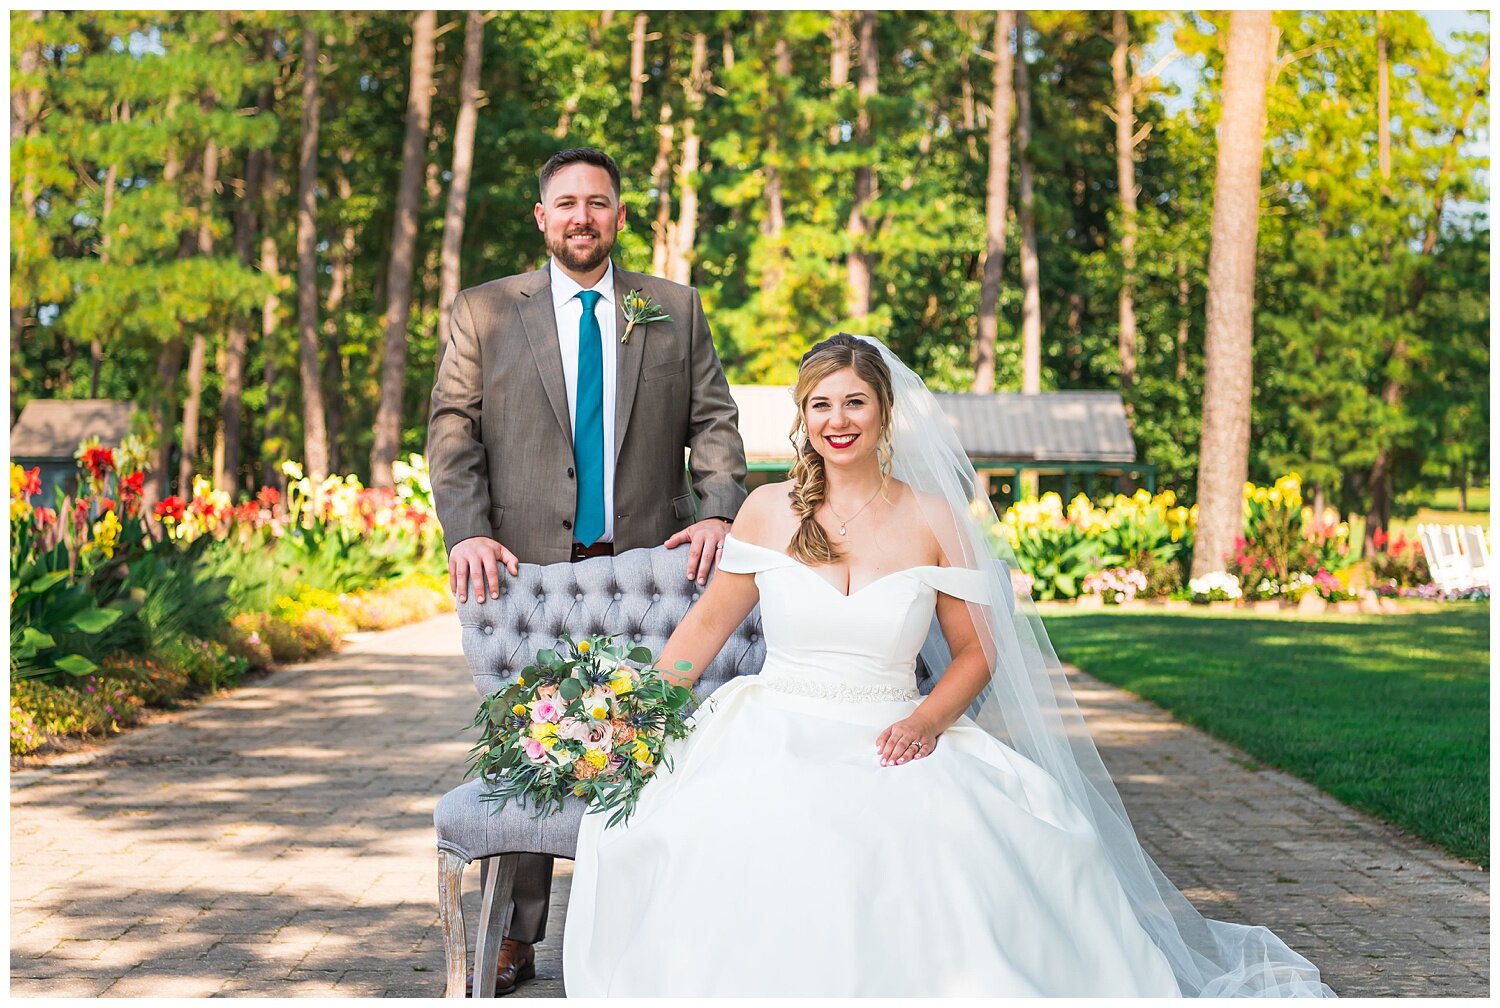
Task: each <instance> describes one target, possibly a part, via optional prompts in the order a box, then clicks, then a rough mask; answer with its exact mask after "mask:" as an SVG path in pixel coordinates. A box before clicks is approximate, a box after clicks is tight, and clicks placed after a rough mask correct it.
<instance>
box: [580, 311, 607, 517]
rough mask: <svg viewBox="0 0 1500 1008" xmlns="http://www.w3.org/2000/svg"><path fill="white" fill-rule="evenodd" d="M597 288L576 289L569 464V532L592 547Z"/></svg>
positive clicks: (597, 451)
mask: <svg viewBox="0 0 1500 1008" xmlns="http://www.w3.org/2000/svg"><path fill="white" fill-rule="evenodd" d="M600 297H601V295H600V293H599V292H598V291H593V290H586V291H579V293H578V300H580V301H582V302H583V318H581V319H580V320H579V321H578V389H577V406H576V408H575V411H574V414H573V464H574V466H575V467H576V468H577V470H578V504H577V508H576V509H575V511H574V513H573V535H574V536H575V537H576V538H577V539H578V541H579V542H581V543H583V545H585V546H592V545H593V544H594V542H595V540H597V539H598V538H599V537H600V536H602V535H603V534H604V351H603V349H602V348H601V346H600V343H601V342H603V340H602V338H601V336H600V333H599V320H598V319H597V318H596V317H595V316H594V306H595V305H597V304H598V303H599V298H600Z"/></svg>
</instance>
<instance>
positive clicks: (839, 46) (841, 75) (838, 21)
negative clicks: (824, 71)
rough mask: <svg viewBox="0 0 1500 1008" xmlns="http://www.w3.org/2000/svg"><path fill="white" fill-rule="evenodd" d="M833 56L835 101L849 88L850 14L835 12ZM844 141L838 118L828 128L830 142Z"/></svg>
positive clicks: (831, 79) (831, 85)
mask: <svg viewBox="0 0 1500 1008" xmlns="http://www.w3.org/2000/svg"><path fill="white" fill-rule="evenodd" d="M829 37H830V40H831V42H832V54H831V55H830V56H829V58H828V87H829V90H830V92H832V97H833V99H834V101H835V102H836V101H838V93H839V92H840V91H842V90H843V89H844V88H846V87H848V86H849V52H850V50H851V49H853V48H854V35H853V33H852V32H851V31H850V29H849V12H848V11H834V12H833V24H832V26H831V27H830V28H829ZM843 139H844V127H843V124H842V122H840V120H839V117H838V116H834V119H833V123H832V124H831V125H830V126H829V127H828V142H829V143H831V144H838V143H840V142H842V140H843Z"/></svg>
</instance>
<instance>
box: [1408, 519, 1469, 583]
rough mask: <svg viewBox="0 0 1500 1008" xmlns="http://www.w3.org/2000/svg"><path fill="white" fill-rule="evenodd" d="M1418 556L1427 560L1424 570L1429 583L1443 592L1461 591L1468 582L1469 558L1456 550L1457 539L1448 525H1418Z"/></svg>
mask: <svg viewBox="0 0 1500 1008" xmlns="http://www.w3.org/2000/svg"><path fill="white" fill-rule="evenodd" d="M1417 535H1418V536H1419V537H1420V538H1421V540H1422V552H1423V553H1424V554H1426V556H1427V570H1428V571H1429V572H1430V573H1431V574H1432V583H1433V584H1435V585H1437V586H1438V588H1439V589H1441V590H1443V591H1462V590H1463V589H1465V588H1468V587H1469V586H1470V584H1471V582H1472V578H1473V570H1472V568H1471V567H1470V565H1469V558H1468V557H1467V556H1465V555H1464V554H1463V553H1462V552H1461V551H1460V550H1459V547H1458V536H1457V534H1456V531H1455V529H1454V528H1453V526H1451V525H1418V526H1417Z"/></svg>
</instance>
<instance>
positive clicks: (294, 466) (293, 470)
mask: <svg viewBox="0 0 1500 1008" xmlns="http://www.w3.org/2000/svg"><path fill="white" fill-rule="evenodd" d="M281 472H282V475H284V476H290V477H291V478H292V479H294V480H299V479H301V478H302V465H301V463H298V462H293V461H292V460H291V459H287V460H286V461H285V462H283V463H281Z"/></svg>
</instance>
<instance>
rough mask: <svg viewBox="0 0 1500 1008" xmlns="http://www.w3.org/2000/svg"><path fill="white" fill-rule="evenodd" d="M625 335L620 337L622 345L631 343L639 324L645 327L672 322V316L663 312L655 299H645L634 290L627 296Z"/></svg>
mask: <svg viewBox="0 0 1500 1008" xmlns="http://www.w3.org/2000/svg"><path fill="white" fill-rule="evenodd" d="M624 308H625V335H623V336H621V337H620V342H621V343H629V342H630V331H631V330H632V329H634V328H635V327H636V324H637V323H640V324H642V325H644V324H645V323H647V322H670V321H672V316H670V315H668V314H667V313H666V312H664V311H662V310H661V305H659V304H657V303H656V299H655V298H651V297H643V296H642V295H641V292H640V291H638V290H633V291H631V292H630V293H628V294H626V295H625V305H624Z"/></svg>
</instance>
